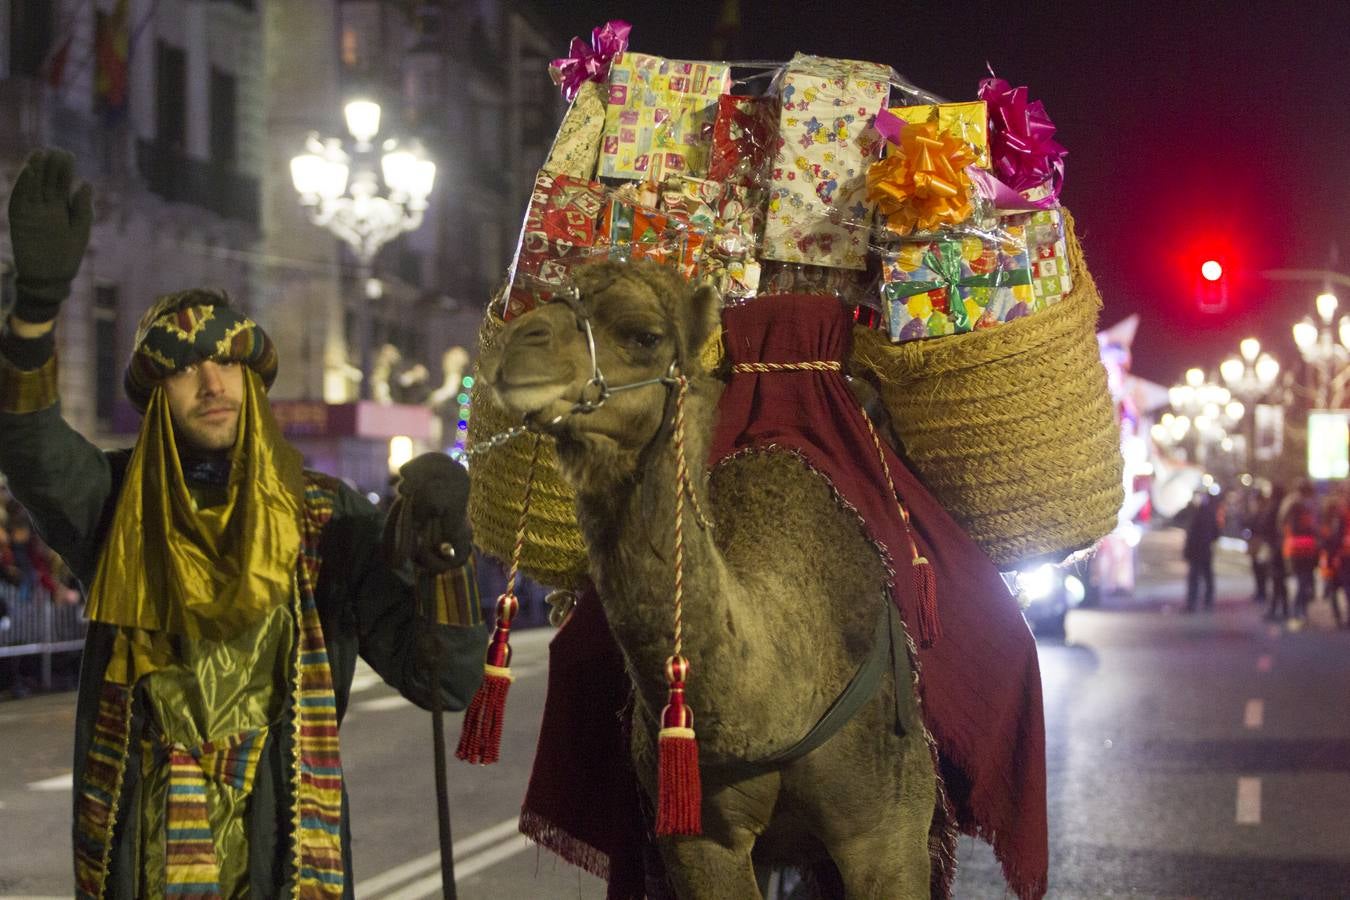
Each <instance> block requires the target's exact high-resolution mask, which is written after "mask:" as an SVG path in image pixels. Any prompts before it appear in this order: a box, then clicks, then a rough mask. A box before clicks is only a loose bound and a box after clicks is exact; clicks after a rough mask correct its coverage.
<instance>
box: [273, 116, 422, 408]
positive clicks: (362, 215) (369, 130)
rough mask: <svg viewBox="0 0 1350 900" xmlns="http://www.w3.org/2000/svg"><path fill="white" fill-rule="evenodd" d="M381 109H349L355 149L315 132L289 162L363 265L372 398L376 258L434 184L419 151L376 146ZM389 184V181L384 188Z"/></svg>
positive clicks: (315, 214)
mask: <svg viewBox="0 0 1350 900" xmlns="http://www.w3.org/2000/svg"><path fill="white" fill-rule="evenodd" d="M380 116H381V110H380V105H379V104H378V103H376V102H374V101H373V100H365V99H357V100H352V101H351V102H350V103H348V104H347V105H346V106H345V107H343V118H344V120H345V121H346V125H347V131H348V133H349V134H350V135H351V137H352V138H353V139H354V143H353V144H352V146H351V152H348V150H347V149H345V148H344V147H343V141H342V140H341V139H340V138H331V137H329V138H325V137H321V136H320V135H318V134H316V133H311V134H310V135H309V137H308V138H306V140H305V152H304V153H301V154H298V155H297V156H295V157H293V158H292V159H291V181H292V183H293V184H294V185H295V190H296V193H298V194H299V195H300V203H301V205H302V206H304V207H305V210H306V211H307V212H308V213H309V220H310V221H311V222H313V223H314V224H315V225H318V226H320V227H322V228H326V229H328V230H329V231H330V232H332V233H333V234H334V235H336V236H337V237H338V238H340V239H341V240H342V241H343V242H344V243H345V244H347V246H348V247H350V248H351V250H352V253H353V254H354V255H355V256H356V260H357V267H358V269H357V275H358V278H357V281H358V283H360V284H363V285H365V291H366V295H367V297H366V298H364V299H362V300H361V301H360V302H359V303H358V305H357V316H356V321H357V332H358V333H357V345H358V349H359V352H360V356H361V396H362V397H364V398H369V396H370V377H369V376H370V343H371V341H370V306H369V303H370V300H369V298H370V297H371V296H372V295H373V294H375V293H376V291H375V290H374V288H375V287H376V285H374V284H373V283H372V282H373V281H374V279H373V278H372V274H373V270H374V264H375V257H376V255H377V254H378V253H379V252H380V249H381V248H382V247H383V246H384V245H385V244H387V243H389V241H391V240H393V239H394V238H396V237H398V236H399V235H400V234H403V233H404V232H407V231H413V230H415V229H416V228H418V227H419V226H420V225H421V224H422V217H423V214H424V213H425V212H426V208H427V198H428V197H429V196H430V195H431V189H432V187H433V186H434V185H435V182H436V163H434V162H432V161H431V160H430V159H427V158H426V156H425V154H424V153H423V152H422V149H421V147H420V146H418V145H416V144H413V145H410V146H406V147H405V146H402V145H400V144H399V143H398V141H396V140H394V139H392V138H391V139H388V140H385V141H384V142H382V143H381V144H380V145H379V147H378V154H379V155H378V159H377V158H376V154H377V148H376V146H375V144H374V141H375V137H376V135H377V134H379V130H380ZM381 182H383V184H381Z"/></svg>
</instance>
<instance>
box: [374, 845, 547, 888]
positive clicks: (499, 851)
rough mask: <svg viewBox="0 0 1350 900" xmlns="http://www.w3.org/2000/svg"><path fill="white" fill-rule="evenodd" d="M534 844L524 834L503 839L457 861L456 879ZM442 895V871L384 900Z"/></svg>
mask: <svg viewBox="0 0 1350 900" xmlns="http://www.w3.org/2000/svg"><path fill="white" fill-rule="evenodd" d="M532 846H534V844H533V842H532V841H531V840H530V839H529V838H527V837H526V836H525V835H523V834H518V835H516V836H515V837H513V838H511V839H509V840H506V841H503V842H502V843H500V844H498V845H497V846H495V847H490V848H488V849H487V850H484V851H483V852H482V853H479V854H477V855H475V856H470V857H468V858H467V859H465V860H464V862H462V863H461V862H459V861H458V860H456V861H455V881H456V882H459V881H462V880H463V879H465V878H471V877H473V876H474V875H477V874H478V873H479V872H481V871H483V870H484V869H490V868H492V867H493V866H495V865H496V864H497V863H499V862H501V861H502V860H504V859H510V858H511V857H513V856H515V855H516V854H517V853H523V852H524V851H526V850H528V849H530V847H532ZM440 895H441V873H440V872H435V873H433V874H431V875H428V876H427V877H425V878H422V879H420V880H418V881H414V882H413V883H412V884H410V885H408V886H407V887H405V888H403V889H401V890H398V891H395V892H394V893H392V894H388V895H386V896H385V898H384V900H424V898H426V897H439V896H440Z"/></svg>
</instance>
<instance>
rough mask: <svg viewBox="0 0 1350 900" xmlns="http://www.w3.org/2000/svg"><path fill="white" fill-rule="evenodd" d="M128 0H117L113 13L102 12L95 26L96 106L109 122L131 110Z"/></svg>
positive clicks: (97, 17)
mask: <svg viewBox="0 0 1350 900" xmlns="http://www.w3.org/2000/svg"><path fill="white" fill-rule="evenodd" d="M129 19H130V15H129V14H128V11H127V0H117V5H116V6H114V7H113V11H112V12H111V13H105V12H101V11H100V12H98V13H97V15H96V18H95V25H94V57H95V71H94V106H95V108H97V109H98V110H99V112H100V113H102V114H103V117H104V119H105V120H108V121H112V120H116V119H118V118H120V117H121V116H122V114H123V113H124V112H126V108H127V56H128V54H129V48H130V41H129V40H128V34H127V32H128V27H127V25H128V20H129Z"/></svg>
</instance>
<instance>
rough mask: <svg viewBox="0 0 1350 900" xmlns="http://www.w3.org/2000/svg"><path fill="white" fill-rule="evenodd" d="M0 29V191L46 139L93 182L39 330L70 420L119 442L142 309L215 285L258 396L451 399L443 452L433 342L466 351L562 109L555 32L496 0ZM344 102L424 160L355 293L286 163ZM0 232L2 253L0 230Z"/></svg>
mask: <svg viewBox="0 0 1350 900" xmlns="http://www.w3.org/2000/svg"><path fill="white" fill-rule="evenodd" d="M0 33H3V34H4V35H5V39H4V40H3V41H0V45H2V46H0V121H5V122H7V123H12V125H11V126H10V127H8V128H6V129H3V130H0V178H3V180H4V182H5V183H6V184H10V183H12V181H13V178H14V177H15V175H16V174H17V172H18V170H19V167H20V166H21V165H22V162H23V159H24V158H25V156H26V155H27V153H28V152H29V151H31V150H32V149H33V148H35V147H39V146H51V145H54V146H60V147H64V148H66V149H69V150H71V151H72V152H74V153H75V155H76V158H77V167H78V171H79V175H80V176H81V177H83V178H85V179H86V180H88V181H91V182H92V183H93V184H94V187H95V191H96V210H95V225H94V231H93V236H92V239H91V243H90V249H89V252H88V255H87V257H86V262H85V265H84V267H83V268H82V269H81V272H80V275H79V277H78V279H77V282H76V284H75V286H74V291H73V294H72V297H71V299H70V301H69V303H68V304H67V307H66V308H65V310H64V311H63V315H62V320H61V323H60V326H59V329H58V347H59V351H60V354H61V358H62V360H63V366H62V372H61V379H62V383H61V389H62V398H63V406H64V409H65V412H66V414H67V417H68V418H69V419H70V420H71V422H72V424H73V425H74V426H75V427H76V428H77V429H79V430H80V431H81V432H83V433H84V434H86V435H88V436H90V437H91V438H92V439H94V440H95V441H96V442H99V443H102V444H106V445H116V444H123V443H126V442H127V435H128V433H130V432H132V431H134V430H135V428H136V427H137V424H138V423H137V419H136V416H135V414H134V412H132V411H131V410H130V408H129V406H128V405H127V404H126V403H125V400H124V399H123V397H122V394H121V372H122V368H123V365H124V363H125V360H126V359H127V358H128V356H129V355H130V351H131V342H132V336H133V334H134V331H135V327H136V323H137V320H138V319H139V316H140V314H141V312H142V311H143V310H144V309H145V308H146V307H147V306H148V305H149V303H150V302H151V300H152V299H153V298H154V297H155V296H156V295H158V294H161V293H166V292H169V291H175V290H182V289H184V288H187V287H213V288H219V289H223V290H225V291H227V292H228V293H229V294H230V295H231V297H232V298H234V300H235V302H236V303H237V305H239V306H240V307H242V308H243V309H245V310H246V311H248V312H249V313H250V314H252V315H254V316H255V317H257V318H258V319H259V321H260V322H262V324H263V325H264V327H265V328H267V330H268V332H269V333H270V334H271V335H272V337H273V339H274V340H275V341H276V343H277V345H278V350H279V354H280V358H281V372H280V375H279V377H278V381H277V384H276V386H275V387H274V389H273V397H274V398H275V399H279V400H288V401H304V402H306V403H314V402H326V403H329V404H334V405H340V404H347V403H351V402H355V401H356V400H357V398H358V397H359V396H361V394H362V391H361V389H360V385H361V382H362V380H363V379H364V380H366V381H367V388H366V390H365V392H364V393H365V395H366V396H373V397H376V398H379V399H383V400H388V399H391V397H390V395H391V393H392V394H394V395H396V396H394V397H393V398H392V399H403V400H411V401H413V402H423V403H425V401H426V397H427V395H429V394H434V396H435V397H436V398H438V400H440V401H444V400H445V398H447V397H449V398H450V400H449V402H448V403H445V404H443V408H441V409H439V410H438V411H437V412H438V413H443V414H444V415H443V416H441V415H438V416H437V420H438V422H439V421H442V420H447V419H448V424H447V425H445V426H444V427H443V428H440V429H435V428H434V429H433V430H432V435H431V437H430V438H429V439H428V440H427V441H426V443H428V444H430V445H432V446H437V445H439V446H441V447H445V446H448V445H449V443H450V439H451V438H452V437H453V434H450V433H447V432H446V429H453V428H454V420H455V418H456V416H457V408H458V404H456V403H454V400H453V397H454V396H455V395H456V393H457V391H456V390H454V388H456V387H457V386H458V385H457V382H458V379H459V377H460V376H461V375H462V374H464V373H465V372H467V371H469V369H468V368H467V367H466V364H465V363H464V362H463V359H462V354H461V355H454V354H451V355H450V356H451V357H453V358H454V360H455V361H454V362H453V363H449V364H447V350H449V349H450V348H452V347H456V346H460V347H464V348H467V349H468V350H469V351H470V352H472V350H473V348H474V344H475V341H476V335H477V329H478V326H479V323H480V320H481V315H482V310H483V308H484V306H485V304H486V302H487V301H488V299H489V298H490V297H491V295H492V293H493V291H494V289H495V288H496V287H497V285H498V284H499V283H500V281H501V280H502V279H503V277H504V274H505V270H506V267H507V265H508V263H509V261H510V257H511V256H512V255H513V253H514V251H515V243H516V240H517V238H518V234H519V228H520V222H521V219H522V218H523V215H524V210H525V206H526V203H527V201H528V197H529V193H530V188H531V185H532V183H533V178H534V174H535V171H536V170H537V168H538V166H539V165H540V164H541V163H542V161H543V159H544V157H545V155H546V153H547V149H548V145H549V142H550V141H551V140H552V136H553V133H554V131H555V130H556V125H557V122H558V120H559V118H560V116H561V114H562V111H563V105H562V101H561V98H560V97H559V95H558V92H557V90H556V89H555V88H554V87H553V86H552V85H551V84H550V83H549V81H548V77H547V71H546V70H547V64H548V60H549V59H550V58H551V57H552V56H554V55H557V54H558V53H559V52H561V51H560V50H559V48H560V47H561V43H560V41H559V40H558V39H557V38H556V37H554V36H553V35H551V34H550V33H549V31H548V28H547V26H546V25H545V24H544V22H543V20H542V19H541V18H540V17H539V15H538V14H537V13H535V12H534V11H533V10H532V9H531V8H530V7H528V6H525V5H523V4H520V3H512V2H508V0H462V2H453V0H437V2H429V3H416V2H374V0H0ZM358 95H359V96H366V97H370V98H372V99H376V100H377V101H378V102H380V103H381V105H382V107H383V109H384V116H385V118H384V124H383V125H382V127H381V135H382V136H383V135H385V134H397V135H398V136H399V137H400V139H402V140H416V141H418V142H420V143H421V144H422V145H423V147H424V148H425V149H426V152H427V154H428V155H429V156H430V157H431V158H432V159H434V160H435V161H436V163H437V167H438V173H437V179H436V188H435V191H434V193H433V195H432V196H431V198H430V202H429V207H428V209H427V212H426V216H425V219H424V222H423V225H422V227H421V228H420V229H418V230H417V231H415V232H413V233H410V234H406V235H404V236H402V237H400V238H398V239H396V240H394V241H393V242H391V243H390V244H389V245H388V246H387V247H385V248H384V250H383V251H382V252H381V253H380V255H379V256H378V258H377V259H376V261H375V264H374V272H373V274H374V276H375V278H374V281H373V282H367V281H366V280H365V279H358V278H357V277H356V275H357V268H356V266H355V265H354V260H353V258H352V256H351V254H350V252H349V251H348V250H347V248H345V247H344V246H342V245H341V244H340V242H339V241H337V239H336V238H334V237H333V236H331V235H330V234H328V233H327V232H326V231H324V230H323V229H321V228H319V227H317V226H315V225H312V224H311V223H310V222H309V221H308V220H307V219H306V216H305V212H304V210H303V209H302V208H301V206H300V204H299V202H298V198H297V196H296V193H295V190H294V188H293V186H292V184H291V179H290V172H289V160H290V158H291V157H292V156H294V155H296V154H298V153H300V152H302V151H303V148H304V141H305V137H306V135H307V134H309V133H310V132H319V133H321V134H324V135H332V136H337V135H340V134H344V128H343V122H342V105H343V103H345V102H346V101H347V100H349V99H352V98H353V97H355V96H358ZM0 232H3V233H2V234H0V261H3V260H7V259H8V255H9V245H8V225H7V223H5V222H4V221H3V219H0ZM6 270H8V264H7V263H6ZM5 283H6V285H8V284H9V281H8V280H7V281H6V282H5ZM7 290H8V287H7ZM362 304H366V308H365V310H364V311H363V310H362V309H361V305H362ZM359 314H366V315H368V316H369V319H370V322H371V325H372V327H371V329H370V331H369V336H370V340H371V342H372V345H373V346H372V347H371V352H370V353H369V354H368V355H369V357H371V358H374V357H375V356H377V355H378V353H377V350H378V348H379V347H382V346H384V345H390V346H392V347H393V348H395V350H396V351H397V352H396V353H394V354H393V356H392V357H387V358H392V359H393V360H394V363H393V364H392V366H386V367H385V369H386V370H385V373H384V374H385V375H386V376H387V377H388V378H390V379H393V378H395V377H397V376H400V375H402V376H404V378H403V382H402V388H401V389H400V390H396V391H392V392H391V391H390V390H389V389H388V385H386V386H384V389H383V390H372V389H371V383H370V381H371V373H365V374H364V376H363V375H362V373H361V372H360V368H359V365H358V363H359V360H361V358H362V353H361V352H360V351H361V348H360V347H358V346H356V345H355V340H356V336H357V334H358V331H359V329H357V328H356V327H355V325H354V323H355V322H356V321H357V320H358V318H359ZM418 366H420V367H421V370H420V371H424V372H425V373H426V374H425V376H424V377H423V379H422V382H421V384H420V386H419V385H418V384H417V383H415V382H416V380H417V375H418V373H419V370H418V368H417V367H418ZM447 368H449V369H451V370H452V371H450V372H449V373H447V372H446V371H445V370H446V369H447ZM410 379H411V380H410ZM449 379H453V380H455V381H456V384H455V385H450V384H448V383H447V382H448V380H449ZM350 418H353V420H357V421H359V420H361V417H350ZM367 418H368V417H367ZM339 420H341V421H345V419H343V418H342V417H336V418H335V421H339ZM350 437H352V438H356V439H359V438H361V435H351V436H350ZM372 439H375V438H374V436H372ZM379 439H380V440H383V438H379ZM419 449H420V447H419ZM370 456H371V452H370V451H369V448H367V451H366V452H365V453H364V458H365V460H366V461H365V462H364V463H363V464H362V467H361V471H362V473H363V475H362V477H361V478H360V480H361V481H368V480H373V475H371V474H370V471H371V470H370V465H369V458H370ZM336 474H339V475H341V474H343V473H342V472H338V473H336ZM354 480H355V479H354ZM361 486H362V487H364V488H366V489H368V490H377V489H379V488H381V487H383V485H371V484H362V485H361Z"/></svg>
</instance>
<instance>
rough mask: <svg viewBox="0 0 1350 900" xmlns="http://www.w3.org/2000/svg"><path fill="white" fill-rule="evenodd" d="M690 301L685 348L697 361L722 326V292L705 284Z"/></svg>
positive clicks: (695, 292)
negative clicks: (709, 340)
mask: <svg viewBox="0 0 1350 900" xmlns="http://www.w3.org/2000/svg"><path fill="white" fill-rule="evenodd" d="M689 302H690V304H691V307H690V315H689V318H688V320H687V321H688V322H689V333H688V334H687V335H686V336H685V337H686V343H685V348H686V352H687V355H688V357H689V358H691V359H693V360H695V361H696V360H698V358H699V355H700V353H701V352H702V351H703V348H704V347H705V346H706V345H707V343H708V339H709V338H711V337H712V336H713V334H714V333H716V332H717V331H718V330H719V329H720V328H721V327H722V293H721V291H719V290H717V288H715V287H713V286H712V285H709V284H705V285H702V286H700V287H698V288H696V289H695V290H694V296H693V297H691V298H690V300H689Z"/></svg>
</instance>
